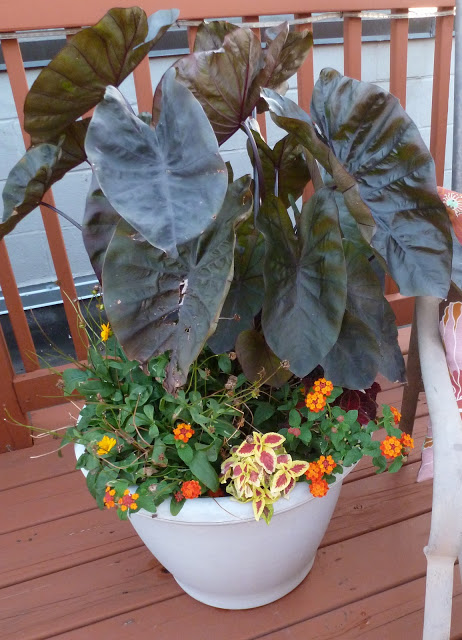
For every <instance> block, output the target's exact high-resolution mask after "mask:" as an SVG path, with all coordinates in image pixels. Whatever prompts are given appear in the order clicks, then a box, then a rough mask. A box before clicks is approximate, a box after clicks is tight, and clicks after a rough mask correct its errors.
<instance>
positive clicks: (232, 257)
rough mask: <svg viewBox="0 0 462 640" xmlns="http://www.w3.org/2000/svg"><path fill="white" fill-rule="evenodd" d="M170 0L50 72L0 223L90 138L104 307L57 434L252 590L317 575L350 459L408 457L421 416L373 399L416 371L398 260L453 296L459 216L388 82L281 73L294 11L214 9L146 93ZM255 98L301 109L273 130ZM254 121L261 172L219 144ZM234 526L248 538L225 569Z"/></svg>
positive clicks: (117, 493)
mask: <svg viewBox="0 0 462 640" xmlns="http://www.w3.org/2000/svg"><path fill="white" fill-rule="evenodd" d="M177 17H178V12H176V11H159V12H157V13H155V14H154V15H153V16H151V17H150V18H146V15H145V14H144V12H143V11H142V10H141V9H138V8H130V9H112V10H111V11H109V13H108V14H107V15H106V16H105V17H103V19H102V20H101V21H100V22H99V23H98V24H97V25H96V26H94V27H91V28H88V29H84V30H82V31H81V32H80V33H78V34H77V35H76V36H74V38H73V39H72V40H71V41H70V42H69V43H68V44H67V45H66V46H65V47H64V48H63V50H62V51H61V52H60V53H58V55H57V56H56V57H55V59H54V60H53V61H52V62H51V63H50V64H49V65H48V67H47V68H45V69H44V70H43V71H42V72H41V73H40V75H39V76H38V78H37V79H36V81H35V83H34V84H33V86H32V87H31V90H30V92H29V94H28V96H27V98H26V102H25V127H26V130H27V131H28V132H29V133H30V135H31V138H32V146H31V148H30V149H29V150H28V151H27V153H26V155H25V157H24V158H23V159H22V160H21V161H20V162H19V163H18V165H16V166H15V167H14V168H13V169H12V171H11V173H10V175H9V178H8V180H7V183H6V185H5V189H4V193H3V199H4V215H3V222H2V223H1V225H0V234H1V236H2V237H3V236H4V235H5V234H6V233H8V232H9V231H10V230H11V229H13V228H14V226H15V225H16V224H17V223H18V222H19V221H20V220H21V219H22V218H23V217H24V216H25V215H27V214H28V213H30V211H32V210H33V209H34V208H35V207H36V206H37V204H38V203H39V202H40V200H41V198H42V196H43V194H44V193H45V191H46V190H47V189H48V188H49V187H50V185H51V184H53V183H54V182H55V181H56V180H59V179H60V178H61V177H62V176H63V175H64V174H65V173H66V172H67V171H68V170H69V169H71V168H72V167H74V166H76V165H78V164H79V163H80V162H84V161H87V162H89V164H90V165H91V167H92V170H93V183H92V185H91V188H90V192H89V194H88V198H87V202H86V210H85V216H84V225H83V241H84V243H85V246H86V248H87V251H88V254H89V257H90V260H91V262H92V265H93V267H94V269H95V273H96V274H97V276H98V278H99V280H100V282H101V285H102V301H100V306H101V307H102V306H104V312H105V314H107V319H106V318H101V319H100V320H99V321H98V322H97V323H96V324H94V321H92V320H91V319H90V320H89V321H88V324H87V326H86V329H87V332H88V335H89V338H90V349H89V353H88V362H86V363H78V365H77V366H76V368H75V369H70V370H67V371H65V373H64V374H63V375H64V391H65V394H71V393H73V392H75V391H76V392H77V393H78V394H80V395H81V396H83V397H84V398H85V400H86V405H85V407H84V408H83V410H82V411H81V414H80V419H79V422H78V424H77V425H76V426H75V427H71V428H70V429H69V430H68V432H67V433H66V435H65V437H64V439H63V444H66V443H70V442H74V443H77V453H78V464H77V466H78V468H82V469H83V470H85V473H86V481H87V485H88V488H89V490H90V491H91V493H92V494H93V495H94V497H95V498H96V501H97V503H98V505H99V506H100V508H107V509H114V510H116V511H117V514H118V515H119V517H120V518H122V519H127V518H129V519H130V521H131V522H132V524H133V526H134V527H135V529H136V530H137V531H138V533H139V534H140V536H141V537H142V538H143V540H144V541H145V542H146V544H147V546H148V547H149V548H150V549H151V550H153V552H154V553H155V554H156V556H157V557H158V559H159V560H160V562H162V563H163V564H164V565H165V566H166V567H167V568H168V569H169V570H170V571H171V572H172V573H173V575H174V576H175V578H176V579H177V581H178V582H179V583H180V584H181V585H182V586H183V587H184V588H185V590H186V591H187V592H188V593H190V594H191V595H193V596H194V597H196V598H198V599H200V600H202V601H204V602H206V603H208V604H212V605H215V606H221V607H226V608H244V607H250V606H258V605H261V604H265V603H267V602H271V601H272V600H275V599H276V598H278V597H281V596H282V595H284V594H285V593H287V592H288V591H290V590H291V589H292V588H294V587H295V586H296V585H297V584H298V583H299V582H300V581H301V580H303V578H304V577H305V576H306V574H307V573H308V571H309V570H310V568H311V565H312V563H313V561H314V556H315V553H316V549H317V547H318V545H319V543H320V541H321V539H322V536H323V534H324V531H325V529H326V527H327V524H328V522H329V519H330V516H331V514H332V511H333V509H334V507H335V503H336V500H337V498H338V494H339V491H340V487H341V483H342V479H343V478H344V477H345V475H346V474H347V473H348V472H349V471H350V470H351V468H352V466H353V465H354V464H355V463H357V462H358V461H359V460H360V459H361V458H362V457H363V456H364V455H368V456H372V458H373V462H374V464H375V465H376V466H377V470H378V472H381V471H384V470H386V469H388V471H391V472H394V471H397V470H398V469H399V468H400V467H401V465H402V464H403V461H404V460H405V456H406V454H407V452H408V450H409V449H410V448H411V447H412V446H413V443H412V438H410V437H409V436H408V435H406V434H403V433H402V432H401V431H400V430H399V428H398V427H397V424H398V422H399V413H398V412H397V411H396V409H393V408H390V407H384V408H383V410H382V415H381V417H377V405H376V401H375V398H376V394H377V385H376V384H374V380H375V378H376V376H377V374H378V373H382V374H384V375H385V376H387V377H388V378H389V379H392V380H401V381H402V380H404V363H403V358H402V355H401V352H400V349H399V346H398V342H397V329H396V326H395V323H394V316H393V312H392V310H391V308H390V306H389V305H388V303H387V301H386V299H385V297H384V295H383V287H382V284H381V278H382V276H383V274H384V273H385V272H387V273H389V274H391V276H392V277H393V278H394V280H395V281H396V282H397V283H398V286H399V287H400V290H401V292H402V293H403V294H404V295H419V296H420V295H431V296H439V297H444V296H445V295H446V294H447V291H448V288H449V284H450V280H451V256H452V239H451V231H450V224H449V219H448V216H447V213H446V211H445V207H444V205H443V204H442V203H441V201H440V199H439V197H438V195H437V191H436V182H435V177H434V165H433V161H432V159H431V156H430V154H429V152H428V151H427V149H426V148H425V145H424V143H423V141H422V139H421V137H420V135H419V133H418V130H417V128H416V126H415V125H414V123H413V122H412V121H411V120H410V118H409V117H408V116H407V114H406V113H405V112H404V111H403V109H402V108H401V107H400V105H399V102H398V101H397V100H396V99H395V98H394V97H393V96H391V95H390V94H388V93H386V92H385V91H383V90H382V89H380V88H379V87H376V86H374V85H371V84H367V83H362V82H359V81H356V80H353V79H350V78H346V77H343V76H341V75H340V74H339V73H337V72H335V71H333V70H331V69H327V70H324V71H323V72H322V73H321V76H320V79H319V81H318V82H317V84H316V86H315V88H314V92H313V99H312V105H311V115H308V114H307V113H305V112H304V111H303V110H302V109H301V108H300V107H298V105H296V104H295V103H294V102H292V101H291V100H290V99H288V98H287V97H285V95H284V87H285V84H286V82H287V80H288V78H289V77H290V76H291V75H293V73H295V72H296V71H297V69H298V68H299V66H300V65H301V64H302V63H303V61H304V59H305V57H306V55H307V53H308V51H309V49H310V47H311V45H312V38H311V34H310V33H309V32H300V33H294V32H290V31H289V29H288V26H287V24H282V25H281V26H280V27H278V28H276V29H267V30H266V32H265V33H264V37H263V41H262V42H260V40H259V39H258V38H257V37H256V36H255V35H254V34H253V33H252V32H251V31H250V30H247V29H245V28H242V27H239V26H237V25H234V24H230V23H227V22H223V21H217V22H209V23H203V24H202V26H201V27H199V29H198V32H197V38H196V41H195V48H194V51H193V52H192V53H191V54H190V55H188V56H185V57H183V58H181V59H180V60H178V61H177V62H176V63H175V64H174V65H173V67H172V68H171V69H169V70H168V71H167V72H166V74H165V75H164V77H163V78H162V80H161V82H160V83H159V86H158V87H157V89H156V91H155V95H154V100H153V109H152V113H150V114H144V113H143V114H140V115H136V114H135V113H134V112H133V110H132V109H131V107H130V105H129V104H128V103H127V102H126V100H125V98H124V97H123V96H122V94H121V93H120V92H119V91H118V90H117V88H116V86H117V85H118V84H120V82H121V81H122V80H123V79H124V78H125V77H127V75H128V74H129V73H130V72H131V71H132V70H133V69H134V68H135V67H136V65H137V64H138V63H139V62H140V61H141V60H142V58H143V57H144V56H145V55H146V53H147V52H148V51H149V49H150V48H151V47H152V46H153V45H154V44H155V43H156V42H157V41H158V39H159V38H160V37H161V36H162V34H163V33H164V31H165V30H166V29H167V28H168V27H169V26H170V25H171V24H173V23H174V22H175V21H176V19H177ZM92 107H95V110H94V113H93V115H92V117H84V118H83V119H81V116H83V114H85V113H87V112H88V110H89V109H91V108H92ZM256 111H269V113H270V116H271V118H272V119H273V121H274V122H275V123H276V124H277V125H278V126H279V127H280V128H281V129H282V130H284V132H285V135H284V137H282V138H281V140H280V141H279V142H277V144H276V145H275V146H274V148H271V147H270V146H268V144H267V143H266V142H265V141H264V139H263V138H262V137H261V135H260V133H259V131H258V126H257V124H256V120H255V118H254V116H255V112H256ZM239 130H242V131H244V132H245V133H246V135H247V138H248V151H249V155H250V158H251V160H252V163H253V166H254V175H253V179H252V178H251V177H250V176H244V177H240V178H237V179H234V176H233V171H232V169H231V167H230V166H229V165H227V164H226V163H225V162H224V161H223V159H222V158H221V155H220V145H222V144H223V143H224V142H225V141H226V140H228V139H229V138H230V137H231V136H232V135H234V134H235V133H236V132H237V131H239ZM309 181H311V182H312V185H313V190H314V195H312V197H311V198H310V199H309V200H307V201H306V202H304V203H303V205H298V204H297V202H298V200H299V199H300V197H301V196H302V193H303V191H304V189H305V187H306V185H307V183H308V182H309ZM83 324H84V323H83V321H82V325H83ZM382 427H383V428H384V429H385V431H386V433H385V435H384V436H383V437H382V439H381V441H380V440H376V439H374V438H373V437H372V436H373V433H374V432H376V431H377V430H378V429H380V428H382ZM264 521H266V522H267V523H270V524H269V526H268V527H267V526H266V524H265V522H264ZM295 530H300V531H303V538H305V539H306V545H305V548H303V545H301V546H299V545H297V548H296V550H295V551H294V549H291V548H290V547H291V545H288V544H287V538H288V536H289V535H293V532H294V531H295ZM268 536H272V537H271V538H269V537H268ZM185 541H187V544H185ZM228 545H229V546H230V547H231V548H233V549H235V551H236V557H238V558H239V559H240V560H241V561H240V562H237V563H236V566H235V567H226V570H225V572H224V571H223V566H222V563H221V558H222V552H223V549H224V548H227V546H228ZM257 546H258V548H262V549H271V561H270V562H268V558H267V557H266V555H264V554H259V553H255V550H256V548H257ZM249 551H250V553H249Z"/></svg>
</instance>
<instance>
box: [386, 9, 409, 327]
mask: <svg viewBox="0 0 462 640" xmlns="http://www.w3.org/2000/svg"><path fill="white" fill-rule="evenodd" d="M396 13H407V10H406V9H400V10H398V11H396ZM408 38H409V20H408V19H407V18H399V19H397V20H391V21H390V93H392V94H393V95H394V96H396V97H397V98H398V99H399V101H400V103H401V106H402V107H403V109H405V108H406V83H407V50H408ZM398 292H399V289H398V286H397V284H396V283H395V282H394V280H393V279H392V278H391V277H390V276H389V275H387V276H386V277H385V293H386V294H388V295H390V294H394V293H398ZM410 321H411V318H409V322H410Z"/></svg>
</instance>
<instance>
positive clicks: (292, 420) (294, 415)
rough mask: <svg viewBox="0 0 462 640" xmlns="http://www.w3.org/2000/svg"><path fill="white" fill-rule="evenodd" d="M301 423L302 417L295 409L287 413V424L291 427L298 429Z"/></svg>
mask: <svg viewBox="0 0 462 640" xmlns="http://www.w3.org/2000/svg"><path fill="white" fill-rule="evenodd" d="M301 422H302V416H301V415H300V412H299V411H298V410H297V409H291V411H290V412H289V424H290V426H291V427H299V426H300V424H301Z"/></svg>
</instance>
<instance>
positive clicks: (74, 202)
mask: <svg viewBox="0 0 462 640" xmlns="http://www.w3.org/2000/svg"><path fill="white" fill-rule="evenodd" d="M433 48H434V42H433V41H432V40H431V39H422V40H411V41H410V43H409V57H408V82H407V111H408V113H409V114H410V116H411V117H412V118H413V119H414V121H415V122H416V124H417V126H418V127H419V129H420V131H421V133H422V137H423V139H424V140H425V142H426V143H427V145H428V144H429V141H430V123H431V94H432V74H433ZM174 59H175V58H157V59H154V60H151V74H152V81H153V86H156V85H157V83H158V82H159V80H160V78H161V76H162V74H163V73H164V71H165V70H166V69H167V68H168V67H169V66H170V65H171V64H172V63H173V61H174ZM314 65H315V77H316V76H317V74H318V73H319V71H320V70H321V69H322V68H324V67H333V68H335V69H337V70H338V71H340V72H341V73H343V51H342V46H340V45H320V46H318V47H315V51H314ZM362 69H363V80H365V81H368V82H375V83H377V84H379V85H380V86H382V87H383V88H385V89H389V78H390V65H389V43H387V42H383V43H382V42H372V43H365V44H363V47H362ZM37 74H38V70H37V71H36V70H34V71H28V72H27V78H28V82H29V84H31V83H32V82H33V80H34V79H35V77H36V76H37ZM121 90H122V92H123V93H124V95H125V96H126V97H127V98H128V100H129V101H130V102H131V103H132V105H133V106H134V108H135V109H136V106H135V105H136V100H135V91H134V84H133V80H132V78H128V79H127V80H126V81H125V82H124V83H123V84H122V86H121ZM288 96H289V97H290V98H292V99H293V100H297V93H296V79H295V78H294V79H292V82H291V85H290V89H289V93H288ZM452 102H453V64H452V69H451V95H450V105H451V106H450V111H449V118H448V136H447V151H446V167H445V186H450V182H451V162H452V122H453V107H452ZM282 135H283V133H282V132H280V131H279V130H278V129H277V128H276V127H275V126H274V125H273V123H272V122H271V120H269V121H268V137H269V141H270V142H271V143H274V142H275V141H276V140H277V139H278V138H279V137H281V136H282ZM23 152H24V146H23V142H22V137H21V132H20V128H19V124H18V120H17V117H16V110H15V107H14V102H13V96H12V94H11V90H10V87H9V83H8V77H7V75H6V73H0V188H1V189H3V185H4V183H5V180H6V177H7V175H8V172H9V171H10V169H11V167H12V166H13V165H14V164H15V163H16V162H17V161H18V160H19V159H20V158H21V156H22V154H23ZM222 153H223V157H224V159H225V160H230V161H231V163H232V165H233V168H234V172H235V176H236V177H238V176H240V175H242V174H244V173H247V172H249V171H250V162H249V160H248V158H247V154H246V151H245V137H244V135H243V134H240V133H238V134H236V135H235V136H234V137H233V138H232V139H231V140H229V141H228V142H226V144H224V145H223V147H222ZM89 184H90V171H89V169H87V168H86V165H85V166H84V165H82V167H80V168H77V169H74V170H73V171H71V172H70V173H69V174H68V175H67V176H66V177H65V178H64V179H63V180H62V181H61V182H59V183H58V184H56V185H55V186H54V187H53V191H54V195H55V200H56V206H57V207H58V208H59V209H62V210H63V211H65V212H66V213H68V214H69V215H70V216H72V217H73V218H75V219H76V220H77V221H79V222H81V220H82V215H83V207H84V202H85V197H86V194H87V191H88V187H89ZM62 228H63V233H64V238H65V243H66V248H67V251H68V255H69V260H70V263H71V267H72V271H73V273H74V275H75V276H85V275H88V274H91V273H92V270H91V266H90V263H89V261H88V258H87V256H86V253H85V250H84V247H83V243H82V240H81V237H80V234H79V232H78V231H77V230H76V229H75V227H73V226H72V225H71V224H70V223H68V222H67V221H65V220H62ZM6 244H7V248H8V251H9V255H10V259H11V262H12V264H13V268H14V271H15V274H16V278H17V282H18V285H19V287H23V286H26V285H40V284H43V283H49V282H52V281H53V280H55V277H56V276H55V272H54V269H53V264H52V260H51V256H50V252H49V249H48V245H47V241H46V236H45V232H44V230H43V224H42V220H41V215H40V212H39V210H38V209H37V210H36V211H34V212H32V213H31V214H29V216H28V217H27V218H26V219H25V220H24V221H22V222H21V223H20V224H19V225H18V226H17V227H16V229H15V230H14V232H13V233H12V234H10V235H9V236H7V238H6Z"/></svg>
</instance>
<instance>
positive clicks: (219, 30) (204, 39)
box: [194, 20, 239, 53]
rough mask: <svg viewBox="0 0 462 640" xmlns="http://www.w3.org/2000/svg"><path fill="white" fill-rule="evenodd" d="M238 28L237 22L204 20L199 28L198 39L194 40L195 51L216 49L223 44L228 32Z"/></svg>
mask: <svg viewBox="0 0 462 640" xmlns="http://www.w3.org/2000/svg"><path fill="white" fill-rule="evenodd" d="M236 29H239V27H238V26H237V25H236V24H233V23H232V22H226V20H213V21H211V22H208V21H207V20H204V22H202V23H201V24H200V25H199V28H198V29H197V34H196V39H195V40H194V53H199V52H201V51H216V50H217V49H219V48H220V47H221V46H222V45H223V42H224V39H225V38H226V36H227V35H228V33H232V32H233V31H236Z"/></svg>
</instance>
